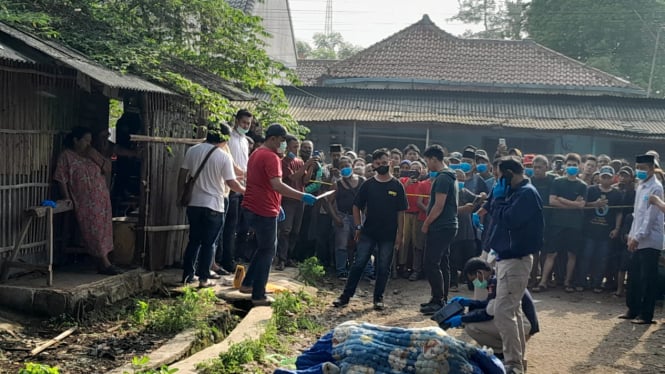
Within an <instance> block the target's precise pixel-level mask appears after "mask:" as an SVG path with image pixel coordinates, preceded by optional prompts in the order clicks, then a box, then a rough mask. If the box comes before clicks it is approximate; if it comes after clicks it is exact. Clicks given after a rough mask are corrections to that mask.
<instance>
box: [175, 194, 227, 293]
mask: <svg viewBox="0 0 665 374" xmlns="http://www.w3.org/2000/svg"><path fill="white" fill-rule="evenodd" d="M187 219H188V220H189V243H187V249H185V257H184V259H183V261H182V262H183V265H182V268H183V274H182V278H183V281H186V280H187V279H188V278H191V277H192V276H194V274H196V275H198V277H199V279H200V280H202V281H206V280H207V279H208V278H209V277H210V267H211V266H212V259H213V255H214V244H215V241H216V240H217V237H218V236H219V232H220V231H221V230H222V226H224V213H223V212H217V211H214V210H212V209H208V208H203V207H197V206H190V207H187ZM197 260H198V261H197Z"/></svg>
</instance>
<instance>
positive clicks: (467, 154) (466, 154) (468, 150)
mask: <svg viewBox="0 0 665 374" xmlns="http://www.w3.org/2000/svg"><path fill="white" fill-rule="evenodd" d="M462 158H470V159H472V160H474V161H475V160H476V147H474V146H472V145H467V146H466V147H464V151H463V152H462Z"/></svg>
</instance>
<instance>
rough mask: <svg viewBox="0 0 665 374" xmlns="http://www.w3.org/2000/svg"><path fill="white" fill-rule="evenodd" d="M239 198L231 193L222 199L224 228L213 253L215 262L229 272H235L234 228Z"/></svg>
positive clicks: (236, 224) (236, 222) (236, 220)
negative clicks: (224, 212)
mask: <svg viewBox="0 0 665 374" xmlns="http://www.w3.org/2000/svg"><path fill="white" fill-rule="evenodd" d="M240 196H241V195H240V194H236V193H233V192H231V195H230V196H229V198H227V199H224V205H225V207H226V209H225V210H226V215H225V218H224V227H223V228H222V232H221V234H220V235H219V239H218V240H217V250H216V251H215V262H217V263H218V264H219V265H220V266H221V267H223V268H224V269H226V270H227V271H230V272H233V271H235V257H236V256H235V252H236V226H238V212H239V209H240Z"/></svg>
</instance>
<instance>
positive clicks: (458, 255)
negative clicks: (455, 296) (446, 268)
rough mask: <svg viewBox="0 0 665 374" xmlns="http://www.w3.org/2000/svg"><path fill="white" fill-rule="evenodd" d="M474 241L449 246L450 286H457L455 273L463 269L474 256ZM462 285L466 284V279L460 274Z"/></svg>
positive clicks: (464, 241) (461, 241)
mask: <svg viewBox="0 0 665 374" xmlns="http://www.w3.org/2000/svg"><path fill="white" fill-rule="evenodd" d="M476 248H477V247H476V241H475V240H460V241H456V242H454V243H452V244H451V245H450V284H451V285H453V286H457V285H458V282H459V281H458V275H457V272H458V271H459V272H461V271H462V270H463V269H464V265H466V262H467V261H469V259H470V258H472V257H474V256H475V254H476ZM462 277H463V278H462V283H466V277H465V276H464V274H462Z"/></svg>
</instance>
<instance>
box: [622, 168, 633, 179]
mask: <svg viewBox="0 0 665 374" xmlns="http://www.w3.org/2000/svg"><path fill="white" fill-rule="evenodd" d="M621 173H624V174H628V175H629V176H631V177H634V176H635V172H633V168H631V167H630V166H623V167H621V169H619V174H621Z"/></svg>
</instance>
